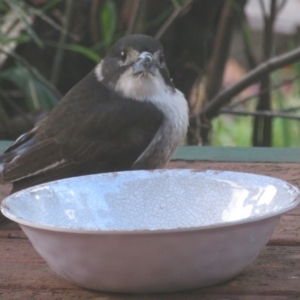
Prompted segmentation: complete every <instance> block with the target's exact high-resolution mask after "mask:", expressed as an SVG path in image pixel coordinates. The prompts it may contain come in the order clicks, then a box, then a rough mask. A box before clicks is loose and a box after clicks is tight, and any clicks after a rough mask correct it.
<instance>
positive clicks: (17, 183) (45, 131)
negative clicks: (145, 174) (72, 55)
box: [0, 72, 163, 191]
mask: <svg viewBox="0 0 300 300" xmlns="http://www.w3.org/2000/svg"><path fill="white" fill-rule="evenodd" d="M162 121H163V113H162V112H161V111H160V110H158V109H157V108H156V107H155V106H154V105H153V104H151V103H150V102H147V101H143V102H141V101H136V100H132V99H124V98H122V97H120V96H118V95H117V94H115V93H114V92H113V91H111V90H110V89H108V88H106V87H105V86H104V85H103V84H101V83H100V82H99V81H97V79H96V77H95V75H94V72H91V73H90V74H89V75H87V76H86V77H85V78H84V79H83V80H82V81H81V82H80V83H79V84H77V85H76V86H75V87H74V88H73V89H72V90H71V91H70V92H69V93H68V94H67V95H66V96H65V97H64V98H63V99H62V100H61V101H60V103H59V104H58V105H57V106H56V107H55V108H54V110H53V111H52V112H51V113H50V115H49V116H48V117H46V118H45V119H44V120H42V121H41V122H39V123H38V124H37V127H36V128H35V129H33V130H32V131H31V132H28V133H27V134H25V135H24V136H22V137H21V138H20V139H19V140H17V141H16V143H15V144H14V145H12V146H11V147H10V148H8V149H7V150H6V152H5V153H4V154H3V155H2V156H1V157H0V162H1V163H2V164H3V166H4V168H3V170H2V174H1V177H0V181H2V182H11V181H13V182H14V191H16V190H19V189H21V188H25V187H28V186H31V185H35V184H38V183H42V182H47V181H51V180H55V179H61V178H65V177H70V176H78V175H84V174H92V173H100V172H110V171H118V170H129V169H131V167H132V164H133V163H134V161H135V160H136V159H137V158H138V157H139V156H140V154H141V153H142V152H143V151H144V150H145V149H146V148H147V146H148V145H149V143H150V141H151V140H152V138H153V136H154V135H155V133H156V132H157V130H158V128H159V127H160V125H161V123H162ZM141 167H142V166H141Z"/></svg>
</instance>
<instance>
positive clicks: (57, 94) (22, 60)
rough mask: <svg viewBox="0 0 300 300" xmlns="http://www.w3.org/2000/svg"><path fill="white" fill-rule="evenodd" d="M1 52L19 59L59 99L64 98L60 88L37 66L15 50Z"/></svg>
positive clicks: (0, 50)
mask: <svg viewBox="0 0 300 300" xmlns="http://www.w3.org/2000/svg"><path fill="white" fill-rule="evenodd" d="M0 53H5V54H6V55H8V56H10V57H12V58H14V59H16V60H17V61H19V62H20V63H21V64H22V65H23V66H24V67H25V68H26V69H27V70H29V71H30V72H31V74H32V75H34V76H35V78H36V79H38V80H39V81H40V82H41V83H43V84H44V85H45V86H46V87H47V88H48V89H49V90H50V91H51V92H52V93H53V94H54V95H55V96H56V98H57V99H58V100H60V99H61V98H62V95H61V93H60V92H59V90H58V89H57V88H56V87H55V86H54V85H53V84H52V83H51V82H49V81H48V80H47V79H46V78H45V77H44V76H43V75H42V74H41V73H40V72H39V71H38V70H37V69H36V68H35V67H33V66H32V65H31V64H30V63H29V62H28V61H27V60H26V59H25V58H23V57H22V56H20V55H18V54H17V53H15V52H13V51H11V52H7V51H4V50H2V49H0Z"/></svg>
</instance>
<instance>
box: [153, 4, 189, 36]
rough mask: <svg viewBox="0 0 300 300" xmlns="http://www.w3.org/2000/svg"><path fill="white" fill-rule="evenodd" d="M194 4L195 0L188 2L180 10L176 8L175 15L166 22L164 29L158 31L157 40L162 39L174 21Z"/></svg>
mask: <svg viewBox="0 0 300 300" xmlns="http://www.w3.org/2000/svg"><path fill="white" fill-rule="evenodd" d="M192 2H193V0H186V1H185V2H184V3H183V4H182V6H179V7H178V8H176V9H175V10H174V11H173V13H172V14H171V15H170V17H169V18H168V19H167V20H166V22H165V23H164V24H163V25H162V27H161V28H160V29H159V30H158V32H157V33H156V35H155V38H156V39H160V38H161V37H162V36H163V34H164V33H165V32H166V30H167V29H168V28H169V27H170V25H171V24H172V23H173V22H174V20H175V19H176V18H177V17H178V15H179V14H180V13H181V12H182V11H183V10H184V9H186V8H187V7H188V6H189V5H190V4H191V3H192Z"/></svg>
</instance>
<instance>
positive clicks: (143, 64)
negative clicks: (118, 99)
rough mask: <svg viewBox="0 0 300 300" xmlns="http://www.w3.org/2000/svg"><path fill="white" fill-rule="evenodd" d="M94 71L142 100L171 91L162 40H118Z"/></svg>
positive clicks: (134, 37)
mask: <svg viewBox="0 0 300 300" xmlns="http://www.w3.org/2000/svg"><path fill="white" fill-rule="evenodd" d="M95 72H96V76H97V78H98V80H100V81H101V82H102V83H103V84H104V85H106V86H108V87H109V88H111V89H113V90H114V91H116V92H117V93H119V94H121V95H122V96H125V97H128V98H133V99H137V100H143V99H147V98H149V97H152V96H155V95H158V94H161V93H164V92H166V91H168V90H169V91H173V90H174V86H173V83H172V81H171V79H170V76H169V72H168V69H167V66H166V62H165V59H164V53H163V47H162V45H161V43H160V42H159V41H157V40H156V39H154V38H152V37H150V36H146V35H130V36H125V37H123V38H121V39H119V40H118V41H117V42H116V43H115V44H114V45H113V46H112V47H111V49H110V50H109V52H108V53H107V55H106V57H105V58H104V59H103V60H102V61H101V62H100V64H99V65H98V66H97V68H96V71H95Z"/></svg>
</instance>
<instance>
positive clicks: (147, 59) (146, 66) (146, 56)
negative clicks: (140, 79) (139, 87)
mask: <svg viewBox="0 0 300 300" xmlns="http://www.w3.org/2000/svg"><path fill="white" fill-rule="evenodd" d="M155 70H156V64H155V60H154V57H153V55H152V54H151V53H149V52H146V51H145V52H142V53H141V54H140V55H139V59H138V61H137V62H136V63H135V64H134V65H133V72H134V74H139V73H144V72H149V73H151V74H152V75H155Z"/></svg>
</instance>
